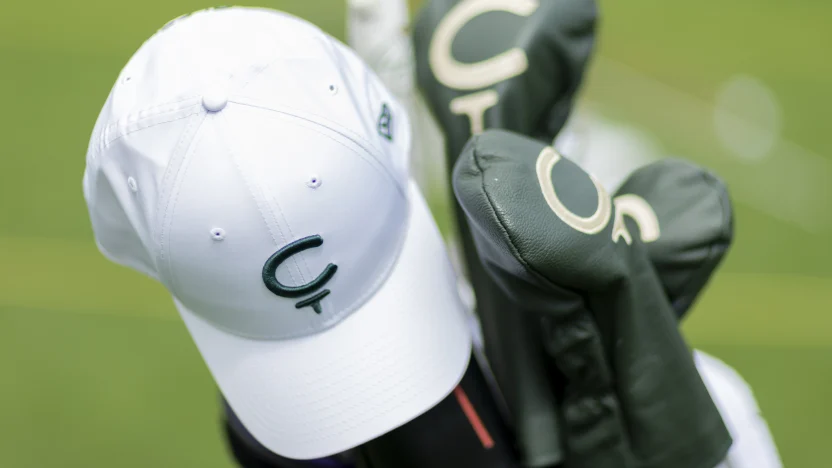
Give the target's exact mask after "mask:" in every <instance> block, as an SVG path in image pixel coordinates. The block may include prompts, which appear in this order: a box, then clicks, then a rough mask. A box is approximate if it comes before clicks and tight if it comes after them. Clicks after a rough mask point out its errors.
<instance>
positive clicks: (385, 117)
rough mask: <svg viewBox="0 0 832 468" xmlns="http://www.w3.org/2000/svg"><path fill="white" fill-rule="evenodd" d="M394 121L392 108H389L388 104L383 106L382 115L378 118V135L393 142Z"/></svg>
mask: <svg viewBox="0 0 832 468" xmlns="http://www.w3.org/2000/svg"><path fill="white" fill-rule="evenodd" d="M392 120H393V114H391V113H390V108H389V107H387V104H382V106H381V115H380V116H379V117H378V134H379V135H381V136H383V137H384V138H387V139H388V140H391V141H392V140H393V133H392V129H391V128H390V125H391V124H392Z"/></svg>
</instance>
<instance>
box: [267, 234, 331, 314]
mask: <svg viewBox="0 0 832 468" xmlns="http://www.w3.org/2000/svg"><path fill="white" fill-rule="evenodd" d="M323 243H324V239H323V238H322V237H321V236H319V235H314V236H309V237H304V238H303V239H299V240H296V241H294V242H291V243H289V244H287V245H285V246H283V247H282V248H281V249H280V250H278V251H277V252H275V253H274V254H272V256H271V257H269V259H268V260H266V263H265V264H264V265H263V283H264V284H265V285H266V287H267V288H268V289H269V291H271V292H272V293H274V294H275V295H277V296H280V297H290V298H296V297H301V296H306V295H308V294H312V293H314V292H316V291H318V290H319V289H321V288H323V287H324V286H325V285H326V283H328V282H329V280H331V279H332V277H333V276H334V275H335V271H336V270H338V265H335V264H332V263H330V264H329V265H327V266H326V268H324V271H322V272H321V274H320V275H318V277H317V278H315V279H313V280H312V281H310V282H308V283H306V284H302V285H300V286H286V285H285V284H283V283H281V282H280V281H278V280H277V277H276V276H275V274H276V272H277V267H279V266H280V264H281V263H283V262H284V261H286V260H288V259H289V258H290V257H291V256H292V255H295V254H298V253H300V252H303V251H304V250H307V249H312V248H315V247H320V246H321V245H322V244H323ZM329 293H330V291H329V289H324V290H323V291H318V293H317V294H315V295H314V296H312V297H310V298H307V299H304V300H302V301H300V302H298V303H297V304H295V308H297V309H302V308H304V307H307V306H311V307H312V310H314V311H315V313H316V314H320V313H321V312H322V310H321V300H322V299H323V298H324V297H326V296H328V295H329Z"/></svg>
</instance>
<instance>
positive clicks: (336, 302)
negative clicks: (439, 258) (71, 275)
mask: <svg viewBox="0 0 832 468" xmlns="http://www.w3.org/2000/svg"><path fill="white" fill-rule="evenodd" d="M409 146H410V134H409V128H408V122H407V116H406V115H405V112H404V111H403V110H402V109H401V108H400V106H399V105H398V104H397V103H396V102H395V100H394V99H393V97H392V96H391V95H390V94H389V93H388V92H387V91H386V90H385V89H384V87H383V86H382V85H381V83H380V81H379V80H378V79H377V77H376V76H375V75H374V74H373V73H372V72H371V71H370V70H368V68H367V67H366V66H365V65H364V64H363V63H362V62H361V60H360V59H358V58H357V57H356V56H355V55H354V54H353V53H352V51H350V50H349V49H348V48H346V47H345V46H343V45H342V44H340V43H338V42H337V41H336V40H334V39H332V38H331V37H329V36H328V35H326V34H325V33H323V32H322V31H320V30H319V29H318V28H316V27H314V26H312V25H311V24H309V23H306V22H304V21H302V20H299V19H297V18H294V17H291V16H288V15H284V14H281V13H278V12H274V11H270V10H263V9H252V8H237V7H234V8H223V9H215V10H207V11H201V12H197V13H194V14H191V15H189V16H187V17H184V18H181V19H178V20H174V21H173V22H171V23H169V24H168V26H166V27H164V28H162V29H161V30H160V31H159V32H158V33H157V34H155V35H154V36H153V37H152V38H150V39H149V40H148V41H147V42H146V43H145V44H144V45H143V46H142V47H141V48H140V49H139V51H138V52H137V53H136V54H135V55H134V56H133V57H132V59H131V60H130V61H129V63H128V64H127V66H126V67H125V68H124V70H123V71H122V73H121V74H120V76H119V78H118V81H117V82H116V84H115V86H114V87H113V89H112V91H111V93H110V95H109V97H108V99H107V102H106V104H105V106H104V108H103V110H102V112H101V114H100V116H99V118H98V122H97V123H96V126H95V130H94V132H93V135H92V138H91V141H90V145H89V150H88V153H87V169H86V172H85V174H84V195H85V198H86V199H87V203H88V207H89V210H90V217H91V221H92V226H93V230H94V232H95V236H96V241H97V243H98V245H99V248H100V249H101V251H102V252H103V253H104V254H105V255H107V256H108V257H109V258H110V259H111V260H113V261H115V262H117V263H120V264H123V265H126V266H129V267H131V268H134V269H136V270H139V271H141V272H144V273H146V274H148V275H150V276H152V277H154V278H156V279H158V280H159V281H161V282H162V283H163V284H164V285H165V286H166V287H167V288H168V289H169V290H170V291H171V293H172V294H173V295H174V296H175V297H176V299H177V300H178V301H180V302H181V303H182V304H183V305H185V306H186V307H188V308H189V309H190V310H192V311H194V312H195V313H198V314H199V315H201V316H202V317H203V318H205V319H206V320H208V321H209V322H211V323H213V324H214V325H215V326H217V327H219V328H221V329H224V330H226V331H228V332H231V333H235V334H238V335H242V336H247V337H252V338H264V339H280V338H291V337H298V336H303V335H307V334H310V333H314V332H316V331H319V330H323V329H325V328H327V327H329V326H332V325H334V324H335V323H337V322H339V321H340V320H342V319H343V318H345V317H346V316H348V315H349V314H350V313H351V312H352V311H354V310H356V309H357V308H358V307H359V306H360V305H361V304H362V303H363V302H364V301H365V300H366V299H367V298H369V297H370V296H371V295H372V294H373V292H374V291H375V290H376V289H377V288H378V287H379V286H380V285H381V284H382V283H383V282H384V280H385V278H386V276H387V274H388V272H389V271H390V269H391V268H392V266H393V264H394V263H395V261H396V258H397V255H398V250H399V248H400V246H401V243H402V242H403V240H404V236H405V232H406V226H405V224H406V220H407V218H408V209H409V208H408V200H407V175H406V174H407V173H406V167H407V154H408V150H409Z"/></svg>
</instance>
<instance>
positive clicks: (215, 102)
mask: <svg viewBox="0 0 832 468" xmlns="http://www.w3.org/2000/svg"><path fill="white" fill-rule="evenodd" d="M226 104H228V96H226V95H225V94H223V93H220V92H217V91H211V92H208V93H206V94H204V95H203V96H202V107H204V108H205V110H207V111H208V112H219V111H221V110H223V109H224V108H225V106H226Z"/></svg>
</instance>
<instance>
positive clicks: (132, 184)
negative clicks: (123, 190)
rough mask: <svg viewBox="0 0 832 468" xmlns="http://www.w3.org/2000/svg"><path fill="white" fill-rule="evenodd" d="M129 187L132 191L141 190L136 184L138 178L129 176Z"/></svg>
mask: <svg viewBox="0 0 832 468" xmlns="http://www.w3.org/2000/svg"><path fill="white" fill-rule="evenodd" d="M127 188H129V189H130V191H131V192H133V193H136V192H138V191H139V186H138V184H136V179H134V178H132V177H128V178H127Z"/></svg>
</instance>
